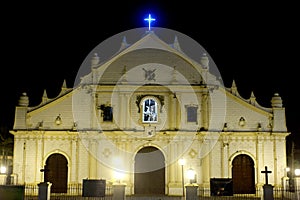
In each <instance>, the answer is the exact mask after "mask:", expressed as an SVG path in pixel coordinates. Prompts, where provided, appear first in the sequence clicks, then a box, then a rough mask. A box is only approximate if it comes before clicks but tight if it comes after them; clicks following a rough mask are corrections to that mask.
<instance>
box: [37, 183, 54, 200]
mask: <svg viewBox="0 0 300 200" xmlns="http://www.w3.org/2000/svg"><path fill="white" fill-rule="evenodd" d="M51 185H52V183H49V182H41V183H39V184H38V187H39V196H38V200H50V190H51Z"/></svg>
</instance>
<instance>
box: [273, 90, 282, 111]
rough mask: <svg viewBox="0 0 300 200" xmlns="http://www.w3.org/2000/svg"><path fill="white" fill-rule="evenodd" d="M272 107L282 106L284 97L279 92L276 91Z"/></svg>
mask: <svg viewBox="0 0 300 200" xmlns="http://www.w3.org/2000/svg"><path fill="white" fill-rule="evenodd" d="M271 104H272V107H275V108H282V99H281V97H280V96H279V94H278V93H275V94H274V96H273V97H272V100H271Z"/></svg>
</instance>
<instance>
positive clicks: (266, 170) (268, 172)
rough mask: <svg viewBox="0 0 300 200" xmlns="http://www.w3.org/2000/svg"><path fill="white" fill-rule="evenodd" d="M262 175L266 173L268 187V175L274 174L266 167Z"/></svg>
mask: <svg viewBox="0 0 300 200" xmlns="http://www.w3.org/2000/svg"><path fill="white" fill-rule="evenodd" d="M261 173H264V174H265V177H266V185H268V184H269V183H268V174H270V173H272V171H268V167H267V166H265V171H261Z"/></svg>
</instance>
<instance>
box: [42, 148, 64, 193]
mask: <svg viewBox="0 0 300 200" xmlns="http://www.w3.org/2000/svg"><path fill="white" fill-rule="evenodd" d="M44 180H45V182H50V183H52V186H51V193H67V188H68V161H67V159H66V158H65V156H63V155H61V154H58V153H55V154H52V155H51V156H49V158H48V159H47V161H46V166H45V175H44Z"/></svg>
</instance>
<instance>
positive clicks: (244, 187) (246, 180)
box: [232, 154, 255, 194]
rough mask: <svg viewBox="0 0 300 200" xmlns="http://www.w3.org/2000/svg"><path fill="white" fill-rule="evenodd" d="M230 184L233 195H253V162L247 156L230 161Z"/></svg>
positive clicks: (242, 155) (243, 155) (239, 156)
mask: <svg viewBox="0 0 300 200" xmlns="http://www.w3.org/2000/svg"><path fill="white" fill-rule="evenodd" d="M232 183H233V193H234V194H254V193H255V179H254V162H253V160H252V158H251V157H250V156H248V155H245V154H241V155H238V156H236V157H235V158H234V159H233V161H232Z"/></svg>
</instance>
